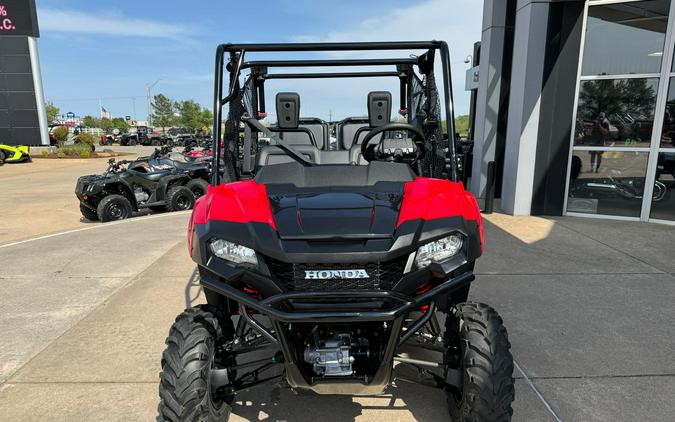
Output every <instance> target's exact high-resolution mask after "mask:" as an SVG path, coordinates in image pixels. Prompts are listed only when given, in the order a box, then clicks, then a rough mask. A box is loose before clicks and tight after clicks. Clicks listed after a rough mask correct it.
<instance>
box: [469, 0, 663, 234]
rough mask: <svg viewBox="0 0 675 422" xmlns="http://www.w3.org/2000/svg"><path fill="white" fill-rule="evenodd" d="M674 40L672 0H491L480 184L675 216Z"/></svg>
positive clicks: (559, 204) (561, 202)
mask: <svg viewBox="0 0 675 422" xmlns="http://www.w3.org/2000/svg"><path fill="white" fill-rule="evenodd" d="M674 49H675V7H673V6H672V5H671V1H670V0H638V1H626V0H624V1H617V0H588V1H580V0H576V1H569V0H568V1H564V0H562V1H558V0H548V1H545V0H484V13H483V27H482V36H481V43H480V52H479V54H478V56H479V60H477V61H478V62H479V78H478V88H477V90H476V99H475V113H474V117H475V126H474V127H475V130H474V139H475V145H474V156H473V163H472V164H473V166H472V168H473V170H472V172H473V173H472V178H471V190H472V191H473V192H474V193H475V194H477V195H479V196H481V197H484V196H485V193H486V187H488V186H494V193H495V197H496V198H499V199H498V202H497V203H498V204H499V206H500V207H501V209H502V211H504V212H506V213H509V214H514V215H575V216H589V217H599V218H616V219H626V220H636V221H654V222H663V223H671V224H675V68H674V67H673V59H674V56H675V55H674V54H673V51H674ZM491 162H494V164H493V165H490V163H491ZM492 166H494V169H495V171H494V177H493V178H492V180H489V178H488V168H489V167H492Z"/></svg>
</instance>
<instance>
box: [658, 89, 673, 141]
mask: <svg viewBox="0 0 675 422" xmlns="http://www.w3.org/2000/svg"><path fill="white" fill-rule="evenodd" d="M661 148H675V78H671V79H670V86H669V87H668V99H667V100H666V112H665V114H664V116H663V131H662V132H661Z"/></svg>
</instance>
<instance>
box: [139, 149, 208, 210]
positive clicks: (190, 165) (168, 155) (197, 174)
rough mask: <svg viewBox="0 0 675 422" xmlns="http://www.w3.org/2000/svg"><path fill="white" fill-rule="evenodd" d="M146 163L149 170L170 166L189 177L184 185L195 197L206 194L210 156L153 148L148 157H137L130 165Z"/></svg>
mask: <svg viewBox="0 0 675 422" xmlns="http://www.w3.org/2000/svg"><path fill="white" fill-rule="evenodd" d="M143 162H145V163H147V164H148V168H149V171H150V172H153V171H159V170H162V169H166V168H168V167H172V168H174V169H175V172H176V173H180V174H183V175H185V176H186V177H188V178H189V181H188V182H187V183H186V185H185V186H186V187H187V188H188V189H190V191H192V193H193V195H194V197H195V199H197V198H200V197H201V196H203V195H204V194H206V190H207V189H208V186H209V183H208V182H209V181H210V180H211V157H210V156H208V157H207V156H201V157H190V156H186V155H185V153H180V152H174V151H173V148H172V147H169V146H164V147H162V148H155V151H154V152H153V153H152V154H151V155H150V156H148V157H138V158H137V159H136V160H134V162H133V164H132V165H131V167H135V166H136V164H139V163H143Z"/></svg>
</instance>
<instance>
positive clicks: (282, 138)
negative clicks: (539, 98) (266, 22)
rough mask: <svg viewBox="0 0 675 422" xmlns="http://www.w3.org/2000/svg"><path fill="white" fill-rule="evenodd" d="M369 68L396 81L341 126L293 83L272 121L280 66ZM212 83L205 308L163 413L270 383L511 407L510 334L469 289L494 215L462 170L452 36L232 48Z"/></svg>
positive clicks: (287, 69) (190, 322)
mask: <svg viewBox="0 0 675 422" xmlns="http://www.w3.org/2000/svg"><path fill="white" fill-rule="evenodd" d="M342 52H344V53H346V54H345V55H341V54H342ZM280 53H281V56H280ZM370 53H372V54H371V56H370V57H366V58H362V57H363V55H364V54H370ZM275 55H276V57H274V56H275ZM301 55H304V57H309V58H304V57H303V58H296V56H301ZM357 57H358V58H357ZM294 68H295V69H294ZM279 69H283V70H279ZM307 69H310V70H307ZM364 69H365V70H364ZM439 69H440V70H439ZM436 73H440V75H436ZM437 76H438V77H437ZM369 77H373V78H392V79H393V81H394V84H393V86H395V87H400V89H399V92H397V93H395V95H394V96H392V93H391V92H389V91H382V90H378V91H372V92H370V93H369V94H367V95H365V94H364V98H363V109H362V110H359V111H357V112H356V113H355V117H353V118H346V119H344V120H342V121H340V122H337V123H335V127H328V124H327V123H325V122H323V121H322V120H320V119H316V118H314V119H310V118H309V117H312V116H311V113H309V114H304V113H305V110H303V109H301V97H300V95H299V94H298V93H296V92H281V93H278V94H277V95H276V97H275V98H274V106H275V108H276V120H277V123H276V124H275V125H272V126H271V127H268V126H266V125H264V124H262V122H261V119H262V118H264V117H265V116H266V115H267V112H266V107H267V106H268V105H271V104H267V103H266V100H265V89H266V88H267V86H268V85H270V84H273V83H274V81H275V80H277V79H287V80H297V79H303V78H306V79H310V78H312V79H315V78H331V79H332V80H333V81H334V83H331V84H326V86H327V87H330V88H335V87H338V86H339V84H340V83H348V81H349V80H350V78H369ZM437 84H438V87H437ZM224 87H225V88H224ZM336 89H337V88H336ZM214 91H215V98H214V125H213V148H212V151H213V176H212V182H211V185H210V186H209V188H208V192H207V194H206V195H205V196H203V197H202V198H200V199H199V200H198V201H197V202H196V204H195V207H194V210H193V212H192V216H191V218H190V221H189V226H188V246H189V247H188V248H189V253H190V256H191V257H192V259H193V260H194V261H195V262H196V263H197V266H198V269H199V276H200V283H201V286H202V287H203V289H204V293H205V297H206V302H207V303H206V304H204V305H199V306H195V307H193V308H190V309H187V310H185V311H184V312H183V313H181V314H180V315H178V317H177V318H176V320H175V322H174V324H173V325H172V327H171V328H170V330H169V335H168V337H167V339H166V349H165V351H164V353H163V355H162V359H161V365H162V372H161V374H160V384H159V396H160V399H161V400H160V404H159V418H160V419H161V420H167V421H206V420H228V418H229V416H230V414H231V412H232V411H233V409H234V412H236V410H237V402H238V400H237V395H238V394H239V393H241V392H243V391H244V390H248V389H249V388H251V387H253V386H256V385H258V384H261V383H264V382H267V381H271V380H279V379H281V380H283V381H284V382H285V383H286V384H288V386H289V387H290V388H292V389H293V390H295V391H296V392H298V393H308V394H328V395H334V394H340V395H375V394H381V393H383V392H385V391H387V389H388V388H389V387H390V386H391V385H392V384H394V383H395V381H396V380H397V379H401V380H403V379H408V380H416V381H420V382H423V383H424V384H428V385H432V386H434V387H437V388H440V389H443V390H444V391H445V392H446V394H447V406H448V409H449V415H448V420H453V421H508V420H510V419H511V415H512V413H513V411H512V408H511V403H512V401H513V399H514V382H513V374H512V373H513V358H512V356H511V353H510V343H509V340H508V336H507V332H506V329H505V328H504V325H503V323H502V319H501V317H500V316H499V315H498V313H497V312H496V311H495V310H494V309H492V308H491V307H490V306H488V305H485V304H481V303H477V302H471V301H467V300H468V293H469V287H470V285H471V282H472V281H473V280H474V274H473V270H474V264H475V261H476V259H477V258H478V257H480V256H481V254H482V252H483V225H482V221H481V215H480V211H479V209H478V205H477V203H476V200H475V199H474V197H473V196H472V195H471V194H470V193H468V192H466V191H465V190H464V188H463V186H462V184H461V183H460V182H459V180H460V175H459V174H458V162H457V157H456V154H455V137H454V133H455V131H454V120H453V100H452V89H451V75H450V61H449V51H448V46H447V44H446V43H445V42H441V41H414V42H371V43H308V44H223V45H220V46H219V47H218V48H217V53H216V67H215V90H214ZM439 91H440V94H439ZM325 98H330V93H327V95H326V96H325ZM393 98H396V99H397V101H400V103H399V104H398V108H399V114H400V115H401V116H403V121H397V122H392V120H391V116H392V108H393V106H394V104H393V103H394V100H393ZM365 114H367V116H368V117H367V118H360V117H358V116H363V115H365ZM399 120H401V119H399ZM443 121H444V122H443ZM442 123H444V124H442ZM240 125H242V126H241V127H240ZM444 127H445V129H443V128H444ZM242 128H243V129H242ZM242 133H243V134H242ZM330 134H335V136H336V137H337V145H335V142H331V139H330V138H329V135H330ZM263 138H264V141H263V140H262V139H263ZM221 141H222V144H221ZM410 372H412V373H413V374H414V375H412V376H411V375H406V373H408V374H409V373H410ZM390 392H391V391H390ZM250 400H251V398H250V396H249V397H248V398H247V399H246V401H250ZM261 409H268V408H261ZM298 412H302V409H298Z"/></svg>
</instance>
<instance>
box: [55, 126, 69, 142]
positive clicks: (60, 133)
mask: <svg viewBox="0 0 675 422" xmlns="http://www.w3.org/2000/svg"><path fill="white" fill-rule="evenodd" d="M52 134H53V135H54V136H55V137H56V141H57V142H58V143H59V147H62V146H63V144H64V143H66V141H67V140H68V127H67V126H59V127H57V128H56V129H54V130H53V131H52Z"/></svg>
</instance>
